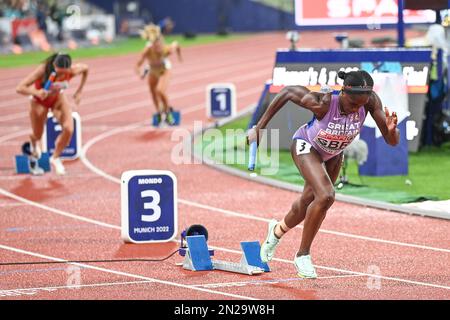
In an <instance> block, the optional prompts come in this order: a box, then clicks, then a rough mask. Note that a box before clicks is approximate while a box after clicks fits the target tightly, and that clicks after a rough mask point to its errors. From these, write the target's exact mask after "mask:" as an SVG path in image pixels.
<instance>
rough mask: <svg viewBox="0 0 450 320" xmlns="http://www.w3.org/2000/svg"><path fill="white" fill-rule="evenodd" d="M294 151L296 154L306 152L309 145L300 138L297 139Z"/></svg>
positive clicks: (309, 147)
mask: <svg viewBox="0 0 450 320" xmlns="http://www.w3.org/2000/svg"><path fill="white" fill-rule="evenodd" d="M295 151H296V152H295V153H296V154H297V155H301V154H306V153H310V152H311V145H310V144H309V143H308V142H306V141H305V140H302V139H297V143H296V145H295Z"/></svg>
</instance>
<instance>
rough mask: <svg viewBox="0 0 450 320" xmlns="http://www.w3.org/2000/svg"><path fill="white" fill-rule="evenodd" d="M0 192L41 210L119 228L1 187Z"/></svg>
mask: <svg viewBox="0 0 450 320" xmlns="http://www.w3.org/2000/svg"><path fill="white" fill-rule="evenodd" d="M0 194H2V195H4V196H6V197H8V198H11V199H14V200H16V201H19V202H22V203H25V204H27V205H30V206H34V207H38V208H40V209H42V210H46V211H50V212H53V213H56V214H58V215H60V216H64V217H68V218H72V219H76V220H80V221H84V222H88V223H93V224H96V225H99V226H102V227H107V228H113V229H117V230H120V227H119V226H116V225H113V224H109V223H106V222H102V221H98V220H94V219H90V218H86V217H82V216H78V215H76V214H72V213H69V212H67V211H63V210H59V209H55V208H52V207H49V206H46V205H44V204H40V203H37V202H34V201H31V200H28V199H25V198H23V197H20V196H18V195H15V194H14V193H11V192H9V191H6V190H5V189H2V188H0Z"/></svg>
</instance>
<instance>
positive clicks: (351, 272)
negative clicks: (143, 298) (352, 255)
mask: <svg viewBox="0 0 450 320" xmlns="http://www.w3.org/2000/svg"><path fill="white" fill-rule="evenodd" d="M209 247H210V248H211V249H215V250H220V251H224V252H229V253H236V254H240V255H242V251H238V250H233V249H226V248H222V247H215V246H211V245H210V246H209ZM272 261H279V262H283V263H288V264H290V265H292V263H293V261H292V260H287V259H280V258H273V259H272ZM314 266H315V267H316V268H318V269H324V270H329V271H335V272H341V273H347V274H352V275H360V276H367V277H371V278H379V279H385V280H392V281H397V282H403V283H408V284H414V285H420V286H425V287H433V288H439V289H446V290H450V286H444V285H439V284H434V283H428V282H419V281H412V280H407V279H402V278H396V277H386V276H382V275H378V274H375V273H364V272H358V271H353V270H346V269H339V268H334V267H327V266H320V265H316V264H315V265H314Z"/></svg>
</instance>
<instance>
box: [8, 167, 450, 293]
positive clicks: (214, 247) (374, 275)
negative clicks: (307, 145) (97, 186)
mask: <svg viewBox="0 0 450 320" xmlns="http://www.w3.org/2000/svg"><path fill="white" fill-rule="evenodd" d="M97 170H98V169H97ZM114 179H117V178H114V177H111V178H110V179H109V180H113V181H114ZM117 180H119V179H117ZM115 182H116V181H115ZM119 182H120V180H119ZM2 191H4V190H2V189H0V193H1V192H2ZM15 197H16V198H18V201H26V203H28V204H30V205H32V206H37V207H41V206H42V205H41V204H39V203H36V202H33V201H30V200H27V199H24V198H22V197H19V196H15ZM47 208H49V209H50V210H49V211H51V212H54V213H57V214H59V212H63V213H64V214H63V215H64V216H67V217H70V218H73V219H77V220H81V221H86V218H84V217H81V216H77V215H75V214H70V213H67V212H64V211H62V210H57V209H53V208H50V207H47ZM45 210H48V209H45ZM55 211H56V212H55ZM212 212H214V211H212ZM244 218H245V216H244ZM89 220H90V219H89ZM256 220H258V221H260V219H259V218H258V219H256ZM91 223H95V224H99V222H98V221H95V220H94V222H91ZM101 224H103V225H104V226H105V227H109V228H114V229H120V227H119V226H114V225H109V226H108V224H105V223H101ZM1 247H2V246H1V245H0V248H1ZM210 248H211V249H215V250H219V251H223V252H228V253H234V254H238V255H242V252H241V251H239V250H233V249H227V248H223V247H216V246H212V245H210ZM273 260H274V261H279V262H283V263H288V264H289V265H292V261H290V260H286V259H279V258H274V259H273ZM64 261H65V260H64ZM315 267H316V268H318V269H324V270H329V271H335V272H341V273H347V274H353V275H361V276H367V277H375V278H380V279H386V280H392V281H397V282H403V283H409V284H415V285H421V286H426V287H434V288H441V289H447V290H450V287H449V286H442V285H437V284H432V283H427V282H418V281H411V280H407V279H402V278H395V277H385V276H381V275H376V274H372V273H363V272H358V271H352V270H346V269H338V268H334V267H327V266H320V265H315Z"/></svg>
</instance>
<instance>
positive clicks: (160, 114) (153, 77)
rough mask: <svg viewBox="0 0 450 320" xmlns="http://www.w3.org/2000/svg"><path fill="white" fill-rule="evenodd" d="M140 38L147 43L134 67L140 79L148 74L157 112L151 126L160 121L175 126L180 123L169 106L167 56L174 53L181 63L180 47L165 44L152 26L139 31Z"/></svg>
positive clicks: (159, 33) (156, 124)
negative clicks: (142, 70)
mask: <svg viewBox="0 0 450 320" xmlns="http://www.w3.org/2000/svg"><path fill="white" fill-rule="evenodd" d="M141 36H142V38H143V39H145V40H147V41H148V42H147V46H146V47H145V49H144V51H143V52H142V54H141V56H140V58H139V60H138V62H137V64H136V66H135V72H136V74H137V75H138V76H139V77H140V78H141V79H144V78H145V77H146V76H147V74H148V85H149V89H150V93H151V96H152V100H153V104H154V105H155V108H156V111H157V113H155V114H154V115H153V119H152V124H153V125H154V126H159V124H160V123H161V121H165V122H166V123H167V124H168V125H170V126H173V125H177V124H179V122H180V113H179V112H177V111H174V110H173V109H172V108H171V107H170V106H169V101H168V97H167V87H168V85H169V78H170V69H171V68H172V65H171V63H170V60H169V55H170V54H172V53H173V52H174V51H176V53H177V56H178V60H179V61H180V62H181V61H182V57H181V50H180V46H179V45H178V43H177V42H176V41H174V42H172V43H171V44H170V45H167V44H165V43H164V37H163V35H162V34H161V29H160V27H159V26H156V25H154V24H150V25H148V26H146V27H145V28H144V30H142V31H141ZM146 60H147V61H148V64H149V66H148V67H146V69H145V70H144V72H143V73H141V70H140V69H141V66H142V64H143V63H144V61H146Z"/></svg>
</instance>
